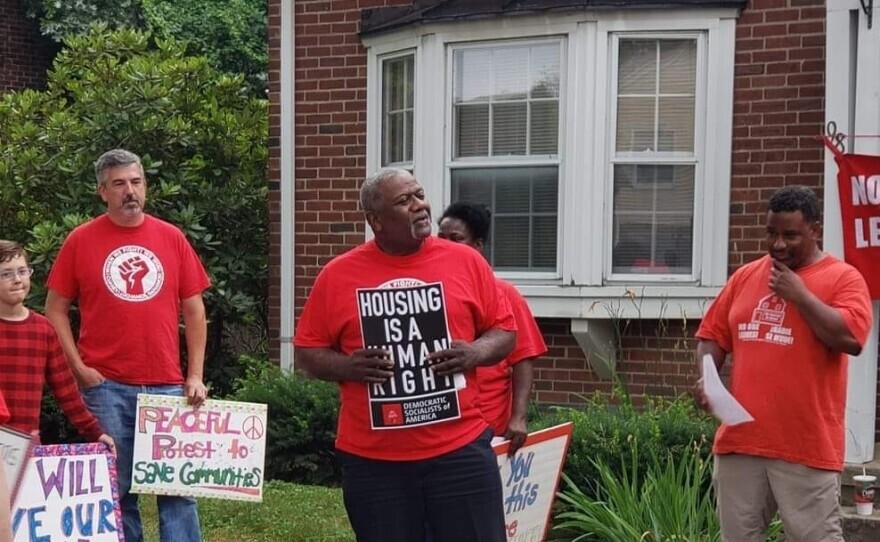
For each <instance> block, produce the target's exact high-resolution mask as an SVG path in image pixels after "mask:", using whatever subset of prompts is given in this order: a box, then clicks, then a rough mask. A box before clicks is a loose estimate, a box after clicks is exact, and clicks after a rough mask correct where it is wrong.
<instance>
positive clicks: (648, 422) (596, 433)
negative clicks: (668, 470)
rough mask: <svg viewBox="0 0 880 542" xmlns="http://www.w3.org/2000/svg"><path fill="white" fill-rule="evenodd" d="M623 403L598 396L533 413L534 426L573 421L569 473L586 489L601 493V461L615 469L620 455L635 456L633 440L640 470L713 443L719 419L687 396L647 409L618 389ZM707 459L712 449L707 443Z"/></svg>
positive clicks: (653, 402) (704, 450) (656, 402)
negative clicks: (598, 488)
mask: <svg viewBox="0 0 880 542" xmlns="http://www.w3.org/2000/svg"><path fill="white" fill-rule="evenodd" d="M615 394H616V395H615V397H618V398H622V400H621V401H620V404H612V403H611V401H609V399H608V398H606V397H603V396H599V395H597V396H596V397H594V398H593V399H592V400H591V401H590V402H588V403H587V405H586V406H585V407H582V408H573V407H552V408H551V409H550V410H548V411H545V412H543V413H542V414H540V415H539V416H538V417H537V419H534V418H532V429H533V430H534V429H537V428H540V427H549V426H551V425H556V424H559V423H564V422H568V421H570V422H573V423H574V428H573V430H572V438H571V444H570V445H569V448H568V456H567V457H566V461H565V467H564V472H565V474H566V475H567V476H568V477H569V478H570V479H571V480H572V481H573V482H574V483H575V484H576V485H577V486H578V487H579V488H581V489H582V490H583V491H585V492H587V493H590V494H592V495H595V488H594V487H593V481H595V480H597V479H598V478H599V472H598V470H597V468H596V462H600V463H602V464H604V465H608V466H610V468H612V469H614V468H617V467H618V466H619V465H620V461H619V458H621V457H629V454H630V453H631V452H632V450H633V447H632V442H633V440H636V441H637V442H639V447H638V450H637V456H636V458H635V460H636V462H637V463H638V467H639V469H640V471H642V472H644V471H645V470H646V469H647V467H648V466H649V465H650V464H651V462H652V461H653V460H652V457H657V458H659V460H660V461H661V462H665V461H666V460H667V458H670V457H671V458H678V457H681V456H682V455H684V454H686V453H688V452H689V450H690V449H691V447H692V445H693V444H694V443H704V442H705V443H711V442H712V439H713V437H714V434H715V429H716V427H717V424H716V422H715V421H714V420H713V419H712V418H711V417H710V416H708V415H707V414H705V413H703V412H702V411H700V410H698V409H697V408H696V407H695V406H694V404H693V401H692V400H691V399H690V398H687V397H680V398H677V399H675V400H666V399H649V400H648V401H647V402H646V405H645V407H644V408H642V409H638V408H635V407H634V406H633V404H632V402H631V401H630V400H629V399H628V397H627V396H626V395H625V394H624V393H622V392H621V390H620V389H618V390H617V391H616V392H615ZM700 450H702V453H703V454H704V455H705V458H708V457H709V455H710V453H711V450H710V449H709V447H708V446H705V447H701V448H700Z"/></svg>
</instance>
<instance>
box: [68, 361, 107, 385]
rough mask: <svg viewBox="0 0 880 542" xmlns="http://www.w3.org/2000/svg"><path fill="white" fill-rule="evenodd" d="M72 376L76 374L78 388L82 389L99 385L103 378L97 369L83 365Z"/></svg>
mask: <svg viewBox="0 0 880 542" xmlns="http://www.w3.org/2000/svg"><path fill="white" fill-rule="evenodd" d="M74 376H76V382H77V384H79V387H80V389H83V390H84V389H88V388H94V387H95V386H99V385H100V384H101V383H102V382H104V380H105V379H104V375H102V374H101V373H99V372H98V370H97V369H93V368H91V367H87V366H85V365H83V366H82V369H80V370H79V371H78V372H76V374H75V375H74Z"/></svg>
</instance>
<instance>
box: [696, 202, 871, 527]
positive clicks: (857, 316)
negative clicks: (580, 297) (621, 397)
mask: <svg viewBox="0 0 880 542" xmlns="http://www.w3.org/2000/svg"><path fill="white" fill-rule="evenodd" d="M769 207H770V210H769V211H768V213H767V250H768V253H769V254H768V255H767V256H764V257H763V258H761V259H759V260H757V261H754V262H751V263H749V264H746V265H744V266H743V267H741V268H740V269H738V270H737V271H736V272H735V273H734V274H733V275H732V276H731V277H730V279H729V280H728V281H727V284H726V285H725V286H724V288H723V289H722V290H721V293H720V294H719V295H718V298H717V299H716V300H715V302H714V303H713V304H712V306H711V307H710V308H709V310H708V311H707V313H706V316H705V317H704V319H703V321H702V323H701V325H700V328H699V330H698V331H697V338H698V339H699V342H698V344H697V359H698V363H699V364H702V359H703V356H705V355H710V356H712V358H713V360H714V362H715V365H716V366H717V367H718V368H720V367H721V366H722V365H723V364H724V359H725V356H727V355H728V354H730V355H731V357H732V361H733V367H732V372H731V383H730V388H731V393H732V394H733V395H734V397H736V399H737V400H738V401H739V402H740V403H741V404H742V405H743V406H744V407H745V409H746V410H748V411H749V413H750V414H751V415H752V416H753V417H754V421H753V422H747V423H743V424H740V425H736V426H728V425H722V426H721V427H720V428H719V429H718V432H717V433H716V435H715V445H714V448H713V452H714V453H715V480H714V483H715V491H716V495H717V499H718V515H719V519H720V520H721V529H722V537H723V539H724V540H725V541H729V542H750V541H756V542H757V541H761V542H763V540H764V537H765V532H766V529H767V526H768V525H769V522H770V521H771V519H772V517H773V515H774V513H775V512H776V511H777V510H778V511H779V515H780V517H781V518H782V522H783V524H784V527H785V532H786V535H787V537H788V540H792V541H801V542H803V541H817V542H819V541H821V542H829V541H842V540H843V537H842V534H841V533H842V532H841V526H840V517H839V503H838V490H839V486H840V471H841V470H842V469H843V453H844V410H845V406H846V383H847V364H848V357H847V354H849V355H857V354H858V353H859V352H860V351H861V349H862V345H863V344H864V342H865V339H866V338H867V335H868V331H869V329H870V326H871V302H870V297H869V294H868V288H867V286H866V284H865V281H864V279H863V278H862V276H861V275H860V274H859V272H858V271H856V270H855V268H853V267H852V266H850V265H848V264H846V263H844V262H842V261H840V260H838V259H837V258H835V257H834V256H832V255H830V254H826V253H824V252H822V251H821V250H820V249H819V247H818V244H817V240H818V239H819V234H820V219H821V217H820V210H819V209H820V207H819V201H818V199H817V198H816V195H815V194H814V193H813V191H812V190H810V189H809V188H806V187H803V186H787V187H785V188H782V189H780V190H779V191H777V192H776V193H775V194H774V195H773V196H772V197H771V199H770V205H769ZM696 391H697V398H698V401H699V402H700V403H701V404H702V405H703V406H704V407H705V406H707V404H706V398H705V395H704V393H703V389H702V379H701V380H700V381H699V382H698V383H697V390H696Z"/></svg>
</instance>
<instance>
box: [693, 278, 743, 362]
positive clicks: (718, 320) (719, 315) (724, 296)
mask: <svg viewBox="0 0 880 542" xmlns="http://www.w3.org/2000/svg"><path fill="white" fill-rule="evenodd" d="M737 277H738V274H737V273H735V274H734V275H733V276H732V277H730V280H728V281H727V284H725V285H724V287H723V288H722V289H721V292H719V293H718V297H716V298H715V301H713V302H712V304H711V305H710V306H709V310H708V311H706V315H705V316H703V320H702V322H700V327H699V329H697V334H696V337H697V338H698V339H704V340H708V341H714V342H716V343H718V346H720V347H721V349H722V350H724V351H725V352H731V351H732V349H733V336H732V334H731V330H730V320H729V319H728V316H729V315H730V306H731V304H732V303H733V298H734V296H735V290H736V282H737V280H736V279H737Z"/></svg>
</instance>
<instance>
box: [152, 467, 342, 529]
mask: <svg viewBox="0 0 880 542" xmlns="http://www.w3.org/2000/svg"><path fill="white" fill-rule="evenodd" d="M140 500H141V514H142V516H143V522H144V540H145V542H159V528H158V525H159V522H158V520H157V518H156V499H155V498H154V497H153V496H152V495H142V496H141V499H140ZM199 519H200V521H201V524H202V536H203V537H204V540H205V542H324V541H326V542H354V539H355V538H354V533H353V532H352V530H351V527H350V525H349V523H348V518H347V517H346V515H345V508H344V507H343V505H342V490H340V489H336V488H326V487H319V486H301V485H296V484H290V483H286V482H277V481H270V482H267V483H266V485H265V486H263V502H262V503H252V502H241V501H226V500H219V499H199Z"/></svg>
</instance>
